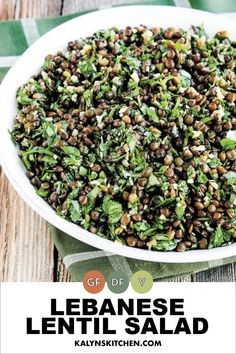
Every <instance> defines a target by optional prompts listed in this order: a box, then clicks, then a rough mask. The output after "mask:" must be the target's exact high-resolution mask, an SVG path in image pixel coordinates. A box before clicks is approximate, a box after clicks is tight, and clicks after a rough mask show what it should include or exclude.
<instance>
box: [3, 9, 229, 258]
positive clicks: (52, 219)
mask: <svg viewBox="0 0 236 354" xmlns="http://www.w3.org/2000/svg"><path fill="white" fill-rule="evenodd" d="M157 9H158V11H159V12H161V13H163V14H164V13H167V12H168V14H170V13H172V14H173V11H174V13H175V15H176V12H178V13H179V14H181V15H183V14H186V15H189V16H192V15H193V14H198V15H200V16H203V17H204V16H205V17H206V18H208V19H209V18H211V19H212V20H216V19H217V17H218V16H219V15H216V14H212V13H209V12H206V11H201V10H195V9H188V8H180V7H172V6H155V5H137V6H133V5H132V6H120V7H115V8H111V9H105V10H98V11H94V12H91V13H88V14H85V15H82V16H78V17H76V18H73V19H71V20H69V21H66V22H65V23H63V24H61V25H59V26H57V27H55V28H54V29H52V30H50V31H49V32H47V33H46V34H44V35H43V36H42V37H40V38H39V39H38V40H37V41H35V42H34V43H33V44H32V45H31V46H30V47H29V48H28V49H27V50H26V51H25V52H24V53H23V54H22V55H21V57H20V58H19V59H18V60H17V62H16V63H15V64H14V65H13V66H12V68H11V69H10V70H9V71H8V73H7V74H6V76H5V78H4V79H3V81H2V83H1V85H0V115H1V116H3V115H2V114H1V112H2V111H3V110H2V105H3V106H4V98H5V94H4V89H5V87H6V85H9V84H10V85H11V81H12V80H13V79H14V73H15V71H16V69H17V68H18V66H19V63H22V62H24V60H25V58H27V56H29V55H30V54H31V53H33V52H34V50H35V49H36V48H38V47H39V46H40V45H43V43H44V42H45V41H47V40H50V39H51V38H53V37H54V36H56V35H57V34H59V33H60V32H61V31H63V30H64V29H70V28H73V26H74V25H76V24H77V25H78V23H79V22H81V19H82V18H83V21H87V22H88V23H89V21H93V20H95V19H96V17H97V16H109V15H112V16H114V15H119V14H122V12H123V11H125V12H128V11H132V14H133V15H134V14H135V13H138V12H140V11H142V12H143V13H149V12H152V11H156V10H157ZM221 16H222V15H221ZM205 17H204V18H205ZM218 18H219V17H218ZM147 22H148V21H147ZM227 22H229V23H230V22H231V25H233V24H234V22H233V21H230V20H228V19H227ZM104 28H107V27H106V26H104ZM98 29H99V28H98ZM78 37H80V35H78V36H77V38H78ZM65 45H66V43H65ZM43 59H44V58H42V60H43ZM13 86H14V85H13ZM14 94H15V93H14ZM13 120H14V118H12V122H13ZM1 133H3V135H4V133H5V134H6V131H5V130H4V129H2V128H1V126H0V136H1ZM8 134H9V133H8ZM12 144H13V143H12ZM6 155H7V154H6V153H4V139H3V141H2V139H0V164H1V166H2V168H3V171H4V172H5V174H6V176H7V177H8V180H9V181H10V183H11V185H12V186H13V187H14V189H15V190H16V191H17V193H18V194H19V195H20V197H21V198H22V199H23V200H24V201H25V202H26V203H27V204H28V205H29V206H30V207H31V208H32V209H33V210H34V211H35V212H37V213H38V214H39V215H40V216H41V217H43V218H44V219H46V220H47V221H48V222H49V223H50V224H52V225H53V226H55V227H56V228H59V229H60V230H62V231H63V232H65V233H67V234H68V235H69V236H71V237H74V238H76V239H78V240H80V241H82V242H85V243H87V244H89V245H91V246H93V247H96V248H99V249H103V250H104V251H106V252H108V253H112V254H118V255H121V256H125V257H129V258H134V259H138V260H145V261H152V262H165V263H194V262H202V261H211V260H217V259H221V258H225V257H230V256H233V255H236V244H232V245H227V246H225V247H218V248H213V249H210V250H209V249H207V250H192V251H189V252H183V253H181V252H180V253H178V252H171V251H170V252H161V251H149V250H146V249H138V248H132V247H128V246H124V245H121V244H119V243H116V242H114V241H111V240H107V239H103V238H100V237H99V236H97V235H94V234H92V233H90V232H89V231H87V230H84V229H83V228H81V227H80V226H78V225H75V224H73V223H72V222H69V221H67V220H65V219H63V218H61V217H60V216H58V215H57V214H56V213H55V212H54V210H53V209H52V208H51V207H50V209H51V212H50V213H49V211H47V210H46V205H47V203H46V202H44V203H45V208H44V207H43V206H42V205H41V204H42V203H41V202H39V200H42V198H41V197H40V196H38V195H37V194H36V193H32V194H30V193H26V192H25V190H24V189H23V187H22V185H21V183H20V182H19V180H18V178H17V176H16V175H15V174H14V171H13V169H11V168H9V166H8V158H7V156H6ZM22 172H23V170H22ZM23 173H24V172H23ZM25 178H26V177H25ZM27 180H28V179H27ZM28 183H29V181H28ZM29 184H30V183H29ZM33 190H34V189H33ZM68 230H69V233H68Z"/></svg>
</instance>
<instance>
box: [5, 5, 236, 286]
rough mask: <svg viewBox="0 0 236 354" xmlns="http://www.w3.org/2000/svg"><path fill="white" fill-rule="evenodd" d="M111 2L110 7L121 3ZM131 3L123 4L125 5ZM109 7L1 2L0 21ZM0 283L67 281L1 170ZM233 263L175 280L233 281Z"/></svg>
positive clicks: (42, 227) (44, 234)
mask: <svg viewBox="0 0 236 354" xmlns="http://www.w3.org/2000/svg"><path fill="white" fill-rule="evenodd" d="M121 2H122V1H121V0H113V1H112V4H120V3H121ZM129 2H133V0H128V1H126V4H128V3H129ZM94 3H95V4H96V8H104V7H109V5H110V4H111V1H109V0H87V1H84V0H0V20H1V19H2V20H3V19H18V18H28V17H48V16H58V15H64V14H69V13H73V12H77V11H80V10H84V9H92V8H94ZM0 196H1V198H0V281H63V282H64V281H65V282H67V281H70V280H71V279H70V276H69V275H68V272H67V270H66V269H65V267H64V265H63V263H62V260H61V259H60V258H59V257H58V253H57V250H56V249H55V247H54V245H53V243H52V241H51V239H50V231H49V227H48V225H47V223H46V221H44V220H43V219H42V218H41V217H40V216H38V215H37V214H36V213H35V212H34V211H33V210H32V209H31V208H30V207H28V206H27V205H26V204H25V203H24V202H23V201H22V199H21V198H20V197H19V196H18V195H17V193H16V192H15V190H14V189H13V188H12V187H11V186H10V184H9V182H8V181H7V179H6V177H5V175H4V173H3V172H2V171H1V170H0ZM235 280H236V264H234V265H228V266H223V267H219V268H217V269H214V270H209V271H205V272H201V273H198V274H196V275H193V276H192V277H191V276H185V277H176V278H175V279H174V281H235Z"/></svg>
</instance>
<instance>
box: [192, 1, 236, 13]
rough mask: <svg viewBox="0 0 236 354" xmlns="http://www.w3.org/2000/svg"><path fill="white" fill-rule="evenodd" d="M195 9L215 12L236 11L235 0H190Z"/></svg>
mask: <svg viewBox="0 0 236 354" xmlns="http://www.w3.org/2000/svg"><path fill="white" fill-rule="evenodd" d="M189 1H190V3H191V5H192V7H193V8H194V9H199V10H205V11H211V12H215V13H220V12H233V11H236V1H235V0H207V1H206V0H189Z"/></svg>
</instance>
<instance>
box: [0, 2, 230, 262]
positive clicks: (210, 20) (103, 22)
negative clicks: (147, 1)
mask: <svg viewBox="0 0 236 354" xmlns="http://www.w3.org/2000/svg"><path fill="white" fill-rule="evenodd" d="M139 24H145V25H148V26H158V27H168V26H174V27H175V26H176V27H181V28H186V29H187V28H189V26H190V25H191V24H195V25H199V24H203V25H204V26H205V28H206V30H207V32H208V34H209V35H213V34H214V33H216V32H217V31H219V30H228V32H229V34H230V36H231V37H232V38H234V39H236V27H235V24H234V23H233V22H231V21H230V20H228V19H227V18H224V17H223V16H220V17H219V16H218V15H214V14H210V13H207V12H203V11H197V10H191V9H185V8H177V7H165V6H163V7H162V6H129V7H119V8H113V9H109V10H103V11H99V12H93V13H90V14H87V15H84V16H81V17H77V18H75V19H73V20H70V21H68V22H66V23H64V24H62V25H60V26H58V27H57V28H55V29H53V30H52V31H50V32H48V33H47V34H45V35H44V36H43V37H41V38H40V39H39V40H37V41H36V42H35V43H34V44H33V45H32V46H31V47H30V48H29V49H28V50H26V52H25V53H24V54H23V55H22V56H21V57H20V59H19V60H18V61H17V62H16V63H15V65H14V66H13V67H12V68H11V69H10V71H9V72H8V73H7V75H6V76H5V78H4V80H3V82H2V84H1V87H0V117H1V124H0V159H1V164H2V168H3V170H4V172H5V173H6V175H7V177H8V178H9V180H10V182H11V184H12V185H13V187H14V188H15V189H16V191H17V192H18V193H19V195H20V196H21V197H22V198H23V199H24V200H25V201H26V203H28V204H29V205H30V206H31V207H32V208H33V209H34V210H35V211H36V212H37V213H38V214H40V215H41V216H42V217H43V218H44V219H46V220H47V221H48V222H50V223H51V224H52V225H54V226H56V227H57V228H59V229H61V230H62V231H64V232H66V233H67V234H69V235H71V236H73V237H74V238H76V239H78V240H80V241H83V242H85V243H88V244H90V245H92V246H94V247H97V248H100V249H103V250H105V251H108V252H111V253H116V254H119V255H123V256H126V257H131V258H136V259H141V260H148V261H153V262H170V263H172V262H176V263H186V262H200V261H209V260H214V259H219V258H223V257H229V256H232V255H236V244H233V245H229V246H225V247H221V248H214V249H211V250H194V251H190V252H183V253H178V252H166V253H164V252H158V251H148V250H143V249H138V248H132V247H127V246H122V245H119V244H117V243H115V242H113V241H109V240H105V239H102V238H100V237H98V236H96V235H94V234H92V233H90V232H88V231H86V230H84V229H82V228H81V227H79V226H77V225H75V224H73V223H71V222H69V221H66V220H64V219H63V218H61V217H59V216H58V215H56V213H55V212H54V211H53V209H52V208H51V207H50V206H49V205H48V204H47V203H46V202H45V201H44V200H43V199H42V198H41V197H39V196H38V195H37V194H36V192H35V190H34V188H33V187H32V185H31V184H30V182H29V180H28V179H27V177H26V176H25V168H24V166H23V164H22V162H21V160H20V158H19V157H18V153H17V149H16V147H15V145H14V144H13V143H12V141H11V137H10V134H9V132H8V130H9V129H11V128H12V125H13V121H14V119H15V116H16V113H17V107H16V99H15V96H16V90H17V88H18V87H19V86H20V85H22V84H23V83H25V82H26V81H27V80H28V79H29V78H30V77H31V75H33V74H35V73H37V72H38V71H39V69H40V67H41V65H42V64H43V61H44V58H45V57H46V55H47V54H49V53H52V54H53V53H56V52H57V51H58V50H60V49H64V48H66V44H67V42H69V41H70V40H74V39H77V38H79V37H85V36H88V35H91V34H93V32H95V31H97V30H98V29H102V28H109V27H113V26H117V27H119V28H124V27H125V26H126V25H131V26H134V25H139Z"/></svg>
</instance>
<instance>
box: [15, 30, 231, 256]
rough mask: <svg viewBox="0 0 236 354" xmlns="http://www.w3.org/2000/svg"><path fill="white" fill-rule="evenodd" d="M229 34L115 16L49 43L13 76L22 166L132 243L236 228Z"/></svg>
mask: <svg viewBox="0 0 236 354" xmlns="http://www.w3.org/2000/svg"><path fill="white" fill-rule="evenodd" d="M235 58H236V44H235V42H233V41H230V40H229V38H228V35H227V33H226V32H219V33H217V34H216V35H215V36H214V37H212V38H207V36H206V33H205V31H204V29H203V28H202V27H192V28H191V29H190V30H188V31H184V30H181V29H173V28H168V29H166V30H163V29H158V28H151V29H149V28H147V27H145V26H138V27H135V28H130V27H127V28H126V29H125V30H118V29H115V28H112V29H110V30H106V31H98V32H97V33H95V34H94V35H93V36H92V37H90V38H86V39H81V40H79V41H75V42H70V43H69V44H68V48H67V51H66V52H65V53H62V52H58V53H57V54H56V55H49V56H48V57H47V58H46V60H45V63H44V65H43V67H42V70H41V71H40V73H39V74H38V75H36V76H34V77H33V78H31V79H30V80H29V82H28V83H26V84H25V85H23V86H22V87H20V88H19V90H18V92H17V102H18V108H19V112H18V116H17V123H16V124H15V126H14V129H13V131H12V138H13V140H14V141H15V142H16V143H17V144H18V145H19V147H20V157H21V158H22V161H23V162H24V164H25V166H26V169H27V176H28V177H29V178H30V181H31V183H32V184H33V185H34V186H35V188H36V190H37V193H38V194H39V195H40V196H42V197H43V198H44V199H45V200H46V201H47V202H48V203H49V204H50V205H51V206H52V207H53V208H54V209H55V210H56V212H57V213H58V214H59V215H61V216H62V217H64V218H66V219H68V220H70V221H72V222H74V223H77V224H79V225H80V226H82V227H83V228H85V229H88V230H89V231H91V232H93V233H96V234H97V235H99V236H101V237H105V238H109V239H112V240H115V241H117V242H121V243H124V244H127V245H128V246H132V247H134V246H136V247H141V248H149V249H153V250H161V251H170V250H177V251H185V250H190V249H195V248H200V249H204V248H212V247H218V246H222V245H225V244H228V243H230V242H233V241H234V240H235V238H236V228H235V225H236V222H235V205H236V165H235V160H236V150H235V147H236V138H235V131H234V129H235V127H236V118H235V113H236V108H235V101H236V94H235V91H236V84H235Z"/></svg>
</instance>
